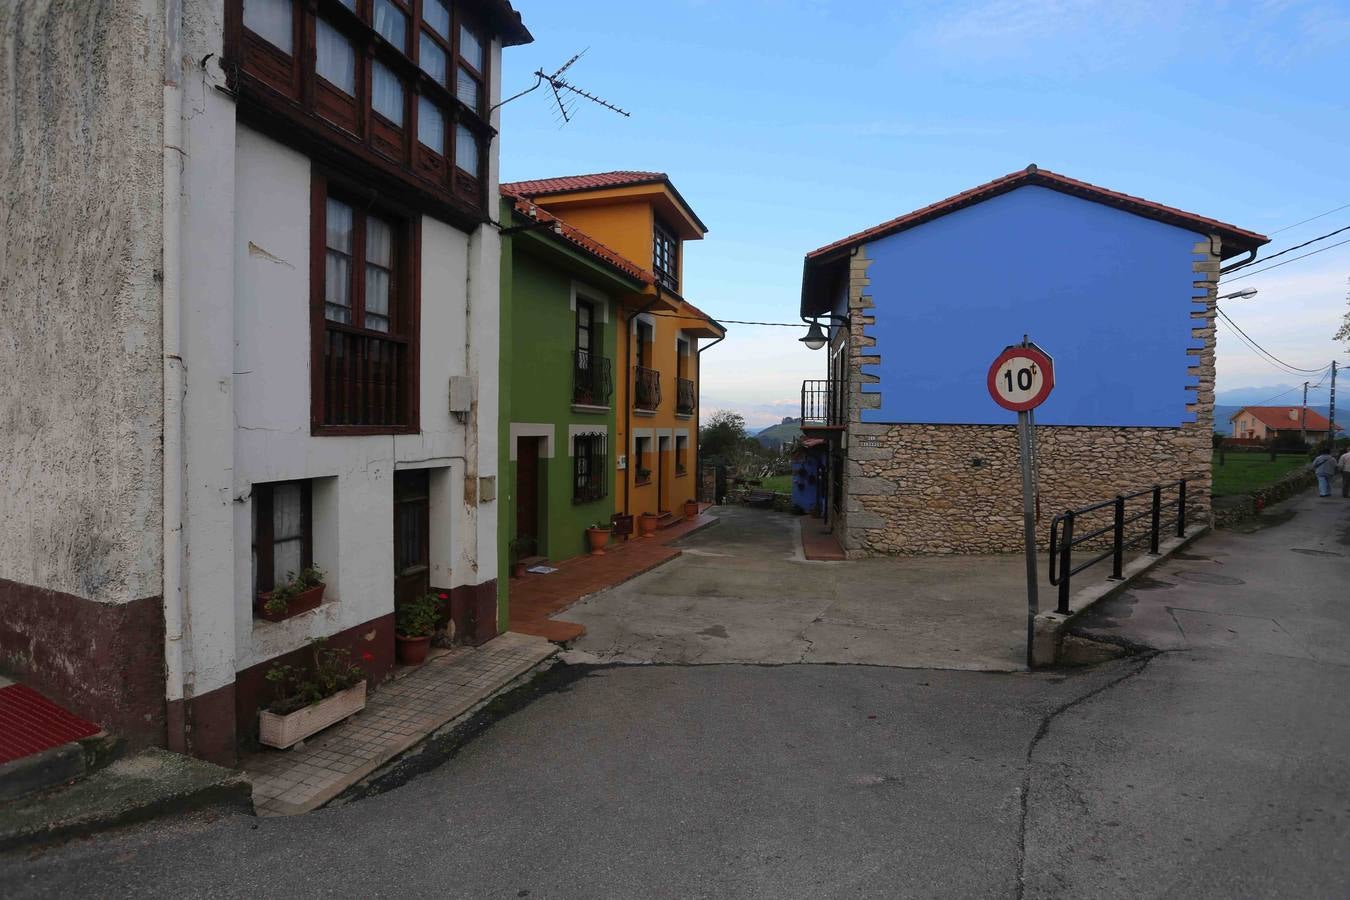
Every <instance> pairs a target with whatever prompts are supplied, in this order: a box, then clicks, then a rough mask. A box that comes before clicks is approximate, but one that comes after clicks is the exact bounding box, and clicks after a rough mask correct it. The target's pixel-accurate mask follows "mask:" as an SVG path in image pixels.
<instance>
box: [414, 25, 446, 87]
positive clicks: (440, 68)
mask: <svg viewBox="0 0 1350 900" xmlns="http://www.w3.org/2000/svg"><path fill="white" fill-rule="evenodd" d="M417 54H418V55H417V60H418V63H417V64H418V65H419V66H421V67H422V71H423V72H426V73H427V74H428V75H430V76H431V77H432V78H433V79H435V80H436V81H437V82H438V83H440V84H445V66H446V62H445V51H444V50H442V49H441V45H440V44H438V43H436V41H435V39H434V38H432V36H431V35H429V34H427V33H426V32H425V31H424V32H422V38H421V44H420V46H419V48H418V51H417Z"/></svg>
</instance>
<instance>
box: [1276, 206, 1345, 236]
mask: <svg viewBox="0 0 1350 900" xmlns="http://www.w3.org/2000/svg"><path fill="white" fill-rule="evenodd" d="M1343 209H1350V203H1347V204H1345V205H1344V206H1338V207H1336V208H1335V209H1329V210H1327V211H1326V212H1324V213H1318V214H1317V215H1315V216H1312V217H1310V218H1307V219H1304V220H1303V221H1301V222H1295V223H1294V224H1293V225H1286V226H1284V227H1283V228H1276V229H1275V230H1274V231H1272V232H1271V234H1279V233H1280V232H1281V231H1288V230H1289V229H1291V228H1297V227H1298V226H1300V225H1307V224H1308V223H1309V222H1312V221H1314V220H1316V219H1320V218H1322V217H1323V216H1329V215H1331V214H1332V213H1335V212H1340V211H1341V210H1343Z"/></svg>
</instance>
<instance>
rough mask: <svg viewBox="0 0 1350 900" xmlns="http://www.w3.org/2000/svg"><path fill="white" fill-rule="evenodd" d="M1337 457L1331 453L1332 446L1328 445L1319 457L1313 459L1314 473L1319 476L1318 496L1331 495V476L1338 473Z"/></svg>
mask: <svg viewBox="0 0 1350 900" xmlns="http://www.w3.org/2000/svg"><path fill="white" fill-rule="evenodd" d="M1336 469H1337V462H1336V457H1334V456H1332V455H1331V448H1330V447H1327V448H1326V449H1325V450H1323V451H1322V452H1321V453H1319V454H1317V458H1316V459H1314V460H1313V474H1314V475H1316V476H1317V496H1319V497H1330V496H1331V476H1333V475H1335V474H1336Z"/></svg>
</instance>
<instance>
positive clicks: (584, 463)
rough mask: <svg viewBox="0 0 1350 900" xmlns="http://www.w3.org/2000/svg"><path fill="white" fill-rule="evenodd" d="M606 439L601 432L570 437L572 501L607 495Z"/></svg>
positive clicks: (582, 500) (576, 501) (596, 498)
mask: <svg viewBox="0 0 1350 900" xmlns="http://www.w3.org/2000/svg"><path fill="white" fill-rule="evenodd" d="M608 472H609V447H608V439H607V437H606V435H605V434H604V433H603V432H589V433H587V434H578V435H574V436H573V437H572V502H573V503H590V502H592V501H594V500H600V499H602V498H604V497H605V496H607V495H608V493H609V492H608V489H607V488H608V485H607V484H606V478H605V475H606V474H607V473H608Z"/></svg>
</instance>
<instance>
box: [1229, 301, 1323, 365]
mask: <svg viewBox="0 0 1350 900" xmlns="http://www.w3.org/2000/svg"><path fill="white" fill-rule="evenodd" d="M1214 311H1215V312H1217V313H1218V314H1219V315H1221V316H1223V319H1224V321H1225V322H1227V323H1228V324H1229V325H1231V326H1233V329H1234V330H1235V331H1237V333H1238V334H1240V335H1242V336H1243V337H1244V338H1246V339H1247V341H1248V343H1250V344H1251V345H1252V346H1253V347H1255V348H1256V349H1257V350H1259V351H1260V352H1261V353H1262V354H1264V355H1265V356H1268V357H1270V359H1272V360H1274V361H1275V362H1276V363H1278V364H1279V365H1281V366H1283V367H1284V368H1286V369H1292V370H1293V371H1294V372H1298V373H1300V374H1303V375H1320V374H1322V373H1323V372H1325V371H1326V370H1327V369H1328V368H1330V366H1331V364H1330V363H1327V364H1326V365H1325V366H1323V367H1322V368H1320V369H1304V368H1301V367H1299V366H1296V365H1293V364H1291V363H1287V362H1285V361H1284V360H1282V359H1280V358H1279V357H1278V356H1276V355H1275V354H1273V353H1271V352H1270V351H1269V350H1267V349H1266V348H1264V347H1262V346H1261V345H1260V344H1259V343H1257V341H1256V339H1255V338H1253V337H1252V336H1251V335H1249V334H1248V333H1247V332H1245V331H1243V330H1242V328H1241V327H1239V326H1238V324H1237V323H1236V322H1234V321H1233V319H1232V317H1230V316H1229V315H1228V313H1226V312H1224V311H1223V310H1222V309H1219V308H1218V307H1217V306H1216V307H1215V308H1214Z"/></svg>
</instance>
